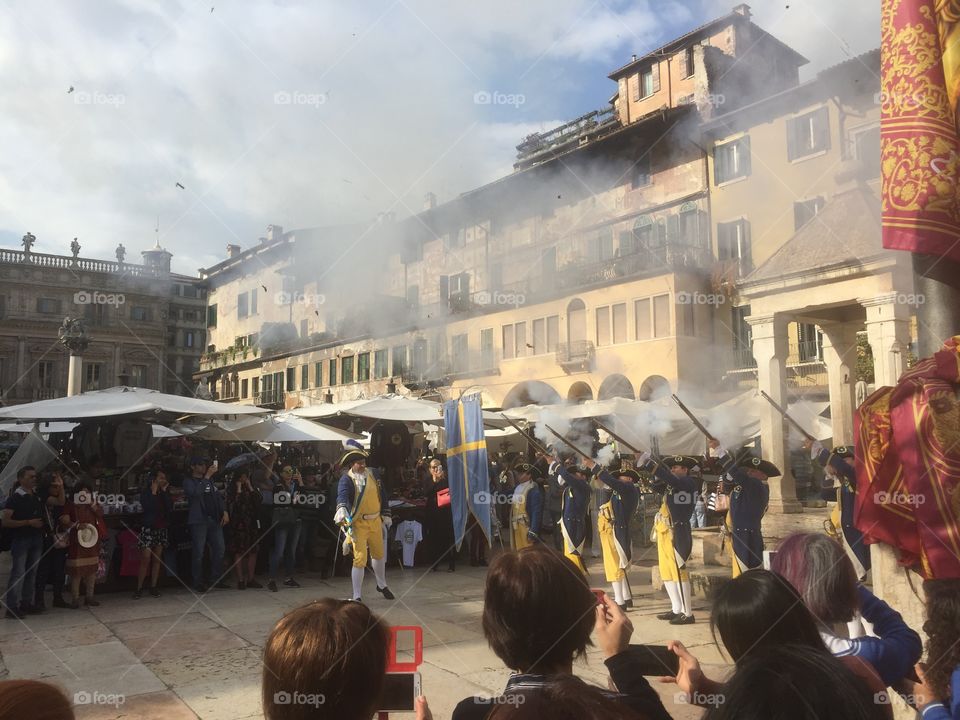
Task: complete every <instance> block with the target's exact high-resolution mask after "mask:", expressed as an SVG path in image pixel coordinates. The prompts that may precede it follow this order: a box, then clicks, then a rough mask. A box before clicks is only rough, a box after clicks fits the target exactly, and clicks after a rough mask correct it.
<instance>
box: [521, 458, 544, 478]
mask: <svg viewBox="0 0 960 720" xmlns="http://www.w3.org/2000/svg"><path fill="white" fill-rule="evenodd" d="M514 469H515V470H516V471H517V472H518V473H519V474H521V475H522V474H523V473H529V474H530V477H532V478H533V479H534V480H539V479H540V478H541V477H543V476H542V474H541V473H540V468H538V467H537V466H536V465H531V464H530V463H526V462H525V463H520V464H519V465H517V466H516V467H515V468H514Z"/></svg>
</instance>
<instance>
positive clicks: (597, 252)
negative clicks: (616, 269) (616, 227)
mask: <svg viewBox="0 0 960 720" xmlns="http://www.w3.org/2000/svg"><path fill="white" fill-rule="evenodd" d="M588 243H589V244H588V245H587V262H591V263H597V262H604V261H606V260H610V259H611V258H612V257H613V230H612V229H611V228H604V229H603V230H598V231H597V233H596V234H595V235H594V236H593V237H591V238H589V239H588Z"/></svg>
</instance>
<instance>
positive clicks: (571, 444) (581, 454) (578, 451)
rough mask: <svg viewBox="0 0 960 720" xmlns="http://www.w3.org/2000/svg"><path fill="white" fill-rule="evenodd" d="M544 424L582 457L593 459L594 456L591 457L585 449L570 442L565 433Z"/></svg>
mask: <svg viewBox="0 0 960 720" xmlns="http://www.w3.org/2000/svg"><path fill="white" fill-rule="evenodd" d="M543 426H544V427H545V428H546V429H547V430H549V431H550V432H552V433H553V434H554V435H556V436H557V438H558V439H559V440H560V441H561V442H563V444H564V445H567V446H569V447H571V448H573V450H574V452H576V453H577V454H578V455H579V456H580V457H582V458H584V459H585V460H593V458H592V457H590V456H589V455H587V454H586V453H585V452H584V451H583V450H581V449H580V448H578V447H577V446H576V445H574V444H573V443H572V442H570V441H569V440H567V439H566V438H565V437H564V436H563V435H561V434H560V433H558V432H557V431H556V430H554V429H553V428H552V427H550V426H549V425H547V424H546V423H544V424H543Z"/></svg>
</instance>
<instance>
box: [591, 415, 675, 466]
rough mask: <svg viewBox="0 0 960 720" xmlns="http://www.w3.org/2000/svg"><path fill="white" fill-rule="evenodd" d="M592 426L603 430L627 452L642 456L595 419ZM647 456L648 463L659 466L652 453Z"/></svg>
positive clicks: (640, 452)
mask: <svg viewBox="0 0 960 720" xmlns="http://www.w3.org/2000/svg"><path fill="white" fill-rule="evenodd" d="M593 424H594V425H596V426H597V427H598V428H600V429H601V430H603V431H604V432H605V433H606V434H607V435H609V436H610V437H612V438H613V439H614V440H616V441H617V442H618V443H620V444H621V445H623V446H624V447H625V448H626V449H627V450H629V451H630V452H632V453H634V454H635V455H642V454H643V453H642V451H640V450H637V448H635V447H633V445H631V444H630V443H628V442H627V441H626V440H624V439H623V438H622V437H620V436H619V435H617V434H616V433H615V432H614V431H613V430H611V429H610V428H608V427H607V426H606V425H604V424H603V423H602V422H600V421H599V420H597V419H596V418H593ZM647 454H648V455H649V456H650V462H652V463H654V464H656V465H659V464H660V461H659V460H658V459H657V458H655V457H654V456H653V453H652V452H650V453H647Z"/></svg>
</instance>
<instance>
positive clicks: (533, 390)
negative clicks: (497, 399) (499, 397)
mask: <svg viewBox="0 0 960 720" xmlns="http://www.w3.org/2000/svg"><path fill="white" fill-rule="evenodd" d="M559 402H560V393H558V392H557V391H556V390H554V389H553V388H552V387H550V386H549V385H547V384H546V383H545V382H541V381H539V380H528V381H526V382H522V383H519V384H518V385H514V387H513V389H511V390H510V392H508V393H507V395H506V397H504V398H503V409H504V410H509V409H510V408H514V407H523V406H524V405H555V404H557V403H559Z"/></svg>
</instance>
